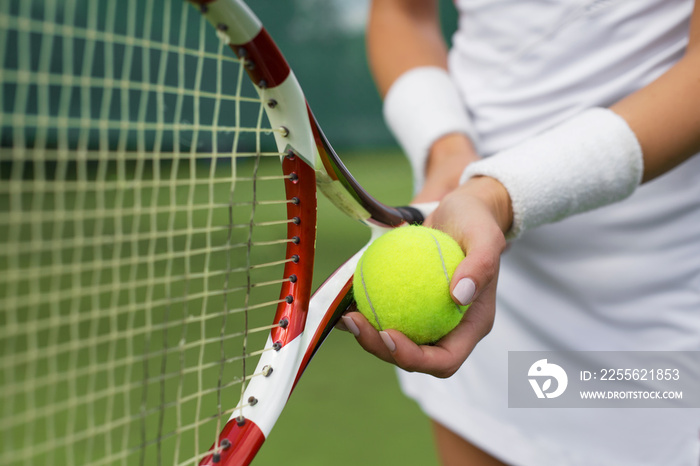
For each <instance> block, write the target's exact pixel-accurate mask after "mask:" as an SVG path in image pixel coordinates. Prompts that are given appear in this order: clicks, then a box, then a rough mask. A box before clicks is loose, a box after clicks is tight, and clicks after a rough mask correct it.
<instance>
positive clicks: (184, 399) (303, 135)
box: [0, 0, 429, 466]
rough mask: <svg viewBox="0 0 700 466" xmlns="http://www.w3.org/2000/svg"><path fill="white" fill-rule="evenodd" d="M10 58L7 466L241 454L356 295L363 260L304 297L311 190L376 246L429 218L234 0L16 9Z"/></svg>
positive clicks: (2, 293)
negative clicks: (327, 111) (355, 156)
mask: <svg viewBox="0 0 700 466" xmlns="http://www.w3.org/2000/svg"><path fill="white" fill-rule="evenodd" d="M0 63H1V64H2V71H1V72H0V85H1V93H0V224H1V225H2V228H0V464H4V465H19V464H37V465H44V464H45V465H63V464H65V465H74V464H91V465H112V464H114V465H137V464H138V465H149V466H150V465H161V464H177V465H185V464H202V465H240V464H248V463H249V462H250V461H251V460H252V459H253V457H254V456H255V454H256V452H257V451H258V449H259V448H260V447H261V445H262V443H263V442H264V441H265V438H266V437H267V436H268V434H269V433H270V431H271V429H272V427H273V425H274V423H275V421H276V420H277V418H278V417H279V415H280V413H281V411H282V409H283V407H284V405H285V403H286V402H287V399H288V398H289V396H290V394H291V392H292V390H293V389H294V387H295V385H296V384H297V382H298V381H299V378H300V377H301V375H302V373H303V372H304V369H305V368H306V367H307V365H308V364H309V362H310V360H311V358H312V357H313V355H314V353H315V352H316V351H317V350H318V349H319V347H320V345H321V343H322V342H323V340H324V339H325V338H326V336H327V335H328V334H329V332H330V331H331V329H332V328H333V326H334V324H335V323H336V322H337V320H338V318H339V317H340V315H341V314H342V313H343V312H344V311H346V310H347V308H348V306H349V305H350V303H351V295H350V290H351V286H352V272H353V270H354V268H355V264H356V263H357V261H358V259H359V255H360V254H361V252H362V251H360V252H358V253H357V254H356V255H355V256H354V257H352V258H351V259H350V260H348V261H347V263H345V264H344V265H343V266H342V267H340V268H339V269H338V270H337V271H336V272H335V273H334V274H332V275H331V276H330V277H329V278H328V279H327V280H326V282H325V283H324V284H323V285H322V286H321V287H320V288H319V289H318V290H317V291H316V293H315V294H314V295H313V297H312V296H311V291H312V285H311V278H312V273H313V268H314V246H315V235H316V220H317V208H316V207H317V205H316V193H317V191H321V192H322V193H323V194H324V195H326V196H327V197H328V198H329V199H330V200H331V201H332V202H333V203H334V204H335V205H336V206H337V207H338V208H339V209H340V210H341V211H343V212H344V213H346V214H347V215H349V216H350V217H352V218H354V219H357V220H359V221H361V222H364V223H365V224H367V225H368V227H369V228H370V229H371V231H372V238H376V237H377V236H379V235H381V234H382V233H383V232H385V231H387V230H388V229H390V228H394V227H397V226H400V225H403V224H406V223H414V222H416V223H419V222H421V221H422V219H423V216H424V215H426V214H427V213H428V210H429V209H427V208H422V209H421V210H419V209H417V208H413V207H406V208H393V207H388V206H386V205H383V204H381V203H379V202H377V201H376V200H375V199H374V198H372V197H371V196H370V195H369V194H368V193H367V192H365V191H364V190H363V189H362V187H361V186H360V185H359V184H358V183H357V182H356V180H355V179H353V177H352V176H351V175H350V174H349V173H348V171H347V169H346V167H345V166H344V165H343V163H342V162H341V160H340V159H339V158H338V156H337V155H336V153H335V152H334V151H333V149H332V148H331V146H330V144H329V143H328V141H327V140H326V138H325V136H324V135H323V133H322V132H321V130H320V128H319V126H318V124H317V123H316V120H315V119H314V117H313V114H312V113H311V110H310V108H309V106H308V105H307V103H306V100H305V98H304V94H303V93H302V91H301V89H300V87H299V84H298V82H297V80H296V79H295V77H294V74H293V73H292V71H291V70H290V68H289V65H288V64H287V62H286V61H285V59H284V58H283V56H282V54H281V53H280V51H279V49H278V48H277V47H276V46H275V44H274V43H273V41H272V39H271V38H270V36H269V35H268V33H267V32H266V31H265V29H264V28H263V27H262V25H261V22H260V21H259V20H258V19H257V18H256V17H255V15H254V14H253V13H252V12H251V11H250V9H249V8H248V7H247V6H246V5H244V4H243V3H242V2H240V1H237V0H216V1H207V0H197V1H194V2H192V3H187V2H185V1H182V0H103V1H99V2H97V1H90V0H41V1H19V0H8V1H4V2H1V3H0ZM280 162H281V163H280ZM238 399H240V401H238V402H237V403H236V401H235V400H238ZM210 445H211V447H210Z"/></svg>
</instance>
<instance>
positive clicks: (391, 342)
mask: <svg viewBox="0 0 700 466" xmlns="http://www.w3.org/2000/svg"><path fill="white" fill-rule="evenodd" d="M379 336H380V337H382V341H383V342H384V344H385V345H386V347H387V348H389V351H391V352H392V353H393V352H394V351H396V343H394V340H392V339H391V337H390V336H389V334H388V333H386V332H385V331H381V332H379Z"/></svg>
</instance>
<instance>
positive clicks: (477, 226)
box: [343, 177, 512, 378]
mask: <svg viewBox="0 0 700 466" xmlns="http://www.w3.org/2000/svg"><path fill="white" fill-rule="evenodd" d="M511 222H512V212H511V208H510V198H509V197H508V193H507V191H506V190H505V188H504V187H503V186H502V185H501V184H500V183H499V182H498V181H496V180H494V179H492V178H487V177H478V178H473V179H470V180H469V181H467V182H466V183H465V184H463V185H462V186H459V187H458V188H457V189H455V190H454V191H452V192H451V193H449V194H447V195H446V196H445V197H444V199H443V201H442V202H441V203H440V206H439V207H438V208H437V209H436V210H435V212H433V214H432V215H431V216H429V217H428V219H427V220H426V225H427V226H430V227H433V228H438V229H440V230H443V231H445V232H446V233H448V234H450V235H451V236H452V237H453V238H455V239H456V240H457V241H458V242H459V243H460V244H461V246H462V248H463V249H464V251H465V252H466V254H467V256H466V258H465V259H464V260H463V261H462V262H461V263H460V264H459V266H458V267H457V269H456V270H455V273H454V275H453V277H452V281H451V283H450V292H451V294H452V297H453V299H454V300H455V301H456V302H458V303H460V304H467V303H471V306H470V307H469V309H468V310H467V312H466V313H465V315H464V318H463V319H462V321H461V322H460V324H459V325H458V326H457V327H456V328H455V329H454V330H452V331H451V332H450V333H449V334H447V335H446V336H445V337H443V338H442V339H441V340H440V341H438V342H437V343H436V344H435V345H421V346H419V345H416V344H415V343H413V342H412V341H411V340H410V339H409V338H408V337H406V336H405V335H404V334H402V333H401V332H399V331H396V330H386V331H383V332H378V331H377V330H375V329H374V327H372V325H371V324H370V323H369V322H368V321H367V319H365V318H364V316H362V314H360V313H359V312H350V313H348V314H346V315H345V316H343V322H344V324H345V327H347V329H348V330H349V331H350V332H352V333H353V334H354V335H355V337H356V338H357V341H358V342H359V343H360V345H361V346H362V347H363V348H364V349H365V350H367V351H368V352H370V353H372V354H374V355H375V356H377V357H379V358H380V359H383V360H384V361H387V362H390V363H392V364H396V365H397V366H399V367H401V368H402V369H404V370H407V371H411V372H414V371H417V372H424V373H426V374H431V375H433V376H436V377H442V378H445V377H450V376H451V375H452V374H454V373H455V372H456V371H457V369H459V368H460V366H461V365H462V363H464V361H465V360H466V359H467V357H468V356H469V354H470V353H471V352H472V350H473V349H474V347H475V346H476V344H477V343H478V342H479V341H480V340H481V339H482V338H484V337H485V336H486V335H487V334H488V333H489V331H490V330H491V327H492V325H493V320H494V314H495V306H496V283H497V281H498V269H499V263H500V256H501V253H502V252H503V251H504V250H505V247H506V242H505V238H504V232H505V231H507V230H508V229H509V228H510V224H511Z"/></svg>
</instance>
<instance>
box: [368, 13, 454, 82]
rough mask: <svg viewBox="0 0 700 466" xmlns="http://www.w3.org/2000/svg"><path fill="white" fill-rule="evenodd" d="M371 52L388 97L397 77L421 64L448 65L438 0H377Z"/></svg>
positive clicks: (373, 68)
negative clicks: (388, 92)
mask: <svg viewBox="0 0 700 466" xmlns="http://www.w3.org/2000/svg"><path fill="white" fill-rule="evenodd" d="M367 52H368V55H369V64H370V68H371V71H372V74H373V76H374V79H375V82H376V84H377V88H378V89H379V92H380V93H381V95H382V96H385V95H386V93H387V91H388V90H389V87H391V85H392V84H393V83H394V81H395V80H396V78H398V77H399V76H400V75H402V74H403V73H405V72H406V71H407V70H409V69H411V68H415V67H419V66H436V67H439V68H445V69H446V68H447V45H446V44H445V41H444V40H443V38H442V33H441V30H440V19H439V16H438V9H437V1H436V0H375V1H374V2H373V3H372V7H371V9H370V16H369V23H368V25H367Z"/></svg>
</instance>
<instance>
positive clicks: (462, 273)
mask: <svg viewBox="0 0 700 466" xmlns="http://www.w3.org/2000/svg"><path fill="white" fill-rule="evenodd" d="M499 233H500V232H499ZM505 246H506V243H505V238H504V237H503V234H500V235H487V236H480V237H479V238H478V239H477V238H473V239H472V240H471V241H469V248H468V250H467V256H466V257H465V258H464V260H462V262H460V263H459V265H458V266H457V268H456V269H455V271H454V273H453V274H452V280H451V281H450V293H451V294H452V299H454V301H455V302H457V303H459V304H461V305H462V306H466V305H467V304H470V303H471V302H473V301H474V300H476V299H477V298H478V297H479V294H480V293H481V292H482V291H483V290H484V289H486V288H487V287H488V285H489V284H490V283H492V282H494V281H495V280H496V279H497V277H498V269H499V263H500V256H501V253H502V252H503V250H504V249H505Z"/></svg>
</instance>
